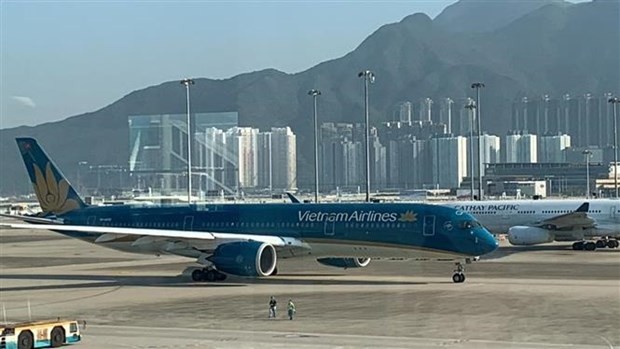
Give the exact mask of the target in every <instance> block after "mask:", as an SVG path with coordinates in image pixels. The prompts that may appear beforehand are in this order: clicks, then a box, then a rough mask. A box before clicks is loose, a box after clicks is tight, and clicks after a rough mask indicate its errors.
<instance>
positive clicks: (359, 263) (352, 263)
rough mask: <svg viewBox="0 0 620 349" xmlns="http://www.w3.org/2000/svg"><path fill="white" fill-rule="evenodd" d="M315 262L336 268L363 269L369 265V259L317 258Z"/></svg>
mask: <svg viewBox="0 0 620 349" xmlns="http://www.w3.org/2000/svg"><path fill="white" fill-rule="evenodd" d="M316 261H317V262H319V263H321V264H323V265H328V266H330V267H336V268H344V269H347V268H363V267H365V266H367V265H368V264H370V258H334V257H329V258H319V259H317V260H316Z"/></svg>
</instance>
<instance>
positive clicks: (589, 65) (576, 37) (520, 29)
mask: <svg viewBox="0 0 620 349" xmlns="http://www.w3.org/2000/svg"><path fill="white" fill-rule="evenodd" d="M542 2H543V1H540V2H536V3H537V4H538V3H542ZM461 3H462V4H461ZM461 3H459V4H461V5H459V6H462V7H463V8H465V7H464V6H465V5H467V3H469V1H462V2H461ZM522 3H523V2H520V1H519V2H502V4H504V6H505V7H506V8H505V9H502V11H504V12H511V11H509V10H510V8H514V12H515V13H516V12H518V11H521V10H522V6H523V5H522ZM528 3H529V2H528ZM477 4H478V5H476V6H481V7H476V11H477V12H478V13H479V14H480V16H482V17H484V16H491V15H492V14H493V13H494V11H496V6H495V5H492V4H493V2H477ZM457 5H458V4H457ZM482 5H485V6H482ZM454 6H456V5H454ZM532 6H533V5H532ZM487 8H489V9H488V12H487ZM456 9H458V6H457V7H456ZM446 11H448V9H446ZM451 11H452V10H451ZM454 11H456V10H454ZM449 13H450V11H448V12H447V14H442V15H440V17H442V16H444V17H445V16H448V14H449ZM440 17H438V18H437V20H436V21H435V22H434V21H432V20H431V19H430V18H429V17H428V16H426V15H424V14H414V15H411V16H408V17H405V18H404V19H403V20H402V21H401V22H399V23H394V24H388V25H385V26H382V27H381V28H379V29H378V30H377V31H376V32H374V33H373V34H372V35H370V36H369V37H368V38H366V39H365V40H364V41H363V42H362V43H361V44H360V45H359V46H358V47H357V48H356V49H355V50H354V51H352V52H350V53H349V54H347V55H345V56H343V57H341V58H338V59H334V60H331V61H327V62H323V63H320V64H318V65H317V66H315V67H313V68H311V69H308V70H306V71H304V72H301V73H298V74H285V73H282V72H279V71H276V70H264V71H258V72H253V73H248V74H242V75H239V76H235V77H233V78H230V79H225V80H211V79H196V85H194V86H193V87H192V109H193V110H194V111H196V112H210V111H238V112H239V116H240V122H241V124H242V125H247V126H256V127H260V128H263V129H265V128H269V127H271V126H283V125H290V126H291V127H292V128H293V130H294V132H296V133H297V135H298V144H299V151H300V154H299V155H298V158H299V160H300V161H299V166H300V171H299V178H298V183H299V185H301V186H304V185H307V183H310V180H311V178H309V177H304V176H306V175H307V174H311V171H304V169H305V168H306V167H308V168H309V167H310V165H309V164H308V162H307V161H305V159H311V156H312V154H311V149H312V147H311V141H312V138H311V135H312V133H311V131H312V128H311V125H312V124H311V120H312V119H311V110H312V109H311V108H312V107H311V98H310V97H309V96H308V95H307V91H308V90H309V89H311V88H319V89H320V90H321V91H322V92H323V94H322V96H321V97H320V104H319V116H320V118H321V120H322V121H347V122H359V121H361V120H362V115H363V103H362V93H363V92H362V84H361V82H360V79H359V78H358V77H357V73H358V72H359V71H360V70H363V69H371V70H374V71H375V73H376V75H377V81H376V83H375V84H374V85H372V87H371V90H370V107H371V111H370V117H371V120H373V122H375V123H378V122H380V121H384V120H387V119H389V118H390V117H391V112H390V111H391V110H392V108H393V107H394V105H395V103H397V102H398V101H403V100H411V101H415V100H418V99H421V98H424V97H431V98H441V97H446V96H450V97H452V98H460V97H466V96H471V95H472V94H473V93H472V91H471V89H470V88H469V85H470V84H471V82H473V81H484V82H485V83H486V85H487V88H486V89H484V91H483V115H482V118H483V122H484V128H485V130H487V131H490V132H494V133H504V132H506V131H507V125H509V124H510V122H509V120H510V119H509V118H510V103H511V101H512V100H513V99H514V98H516V97H519V96H522V95H523V94H532V93H548V94H550V95H559V94H562V93H573V94H574V93H583V92H584V91H589V92H592V93H597V94H599V93H603V92H608V91H614V92H616V93H618V91H620V67H619V63H618V62H620V53H619V52H620V47H619V46H620V44H619V43H620V31H619V30H618V28H619V27H620V23H619V21H620V20H619V18H620V3H619V2H617V1H595V2H591V3H581V4H576V5H567V4H565V3H556V2H551V3H549V4H546V5H545V6H542V7H540V8H537V9H535V10H533V11H532V12H529V13H527V14H524V15H522V16H520V17H519V18H517V19H514V20H512V19H511V18H507V19H505V20H506V21H507V22H509V23H504V25H497V29H496V30H494V31H489V32H479V33H463V32H460V33H456V34H455V33H454V32H452V31H448V30H446V28H445V26H446V25H445V24H440V23H438V22H441V21H442V20H440ZM184 93H185V91H184V90H183V89H182V88H180V86H179V84H178V82H177V81H172V82H166V83H163V84H161V85H158V86H152V87H148V88H145V89H142V90H139V91H135V92H132V93H130V94H129V95H127V96H125V97H123V98H122V99H120V100H118V101H116V102H114V103H112V104H111V105H109V106H106V107H104V108H102V109H100V110H98V111H95V112H92V113H87V114H83V115H78V116H74V117H71V118H68V119H66V120H64V121H60V122H55V123H48V124H43V125H39V126H36V127H19V128H13V129H6V130H1V131H0V161H1V162H2V166H0V195H6V194H12V193H15V192H29V191H30V190H31V189H30V186H29V183H28V182H27V180H26V179H25V175H26V172H25V170H24V169H23V165H22V164H21V161H20V160H19V159H18V152H17V148H16V146H15V144H14V140H13V139H14V137H16V136H34V137H37V138H39V140H40V142H41V143H42V144H43V146H44V147H45V148H46V149H47V150H48V151H49V152H50V153H51V155H52V157H53V158H55V159H56V160H57V162H58V163H59V165H60V166H61V168H63V169H64V170H65V172H66V175H67V176H68V177H69V179H74V178H75V177H76V171H77V170H76V169H77V163H78V162H79V161H83V160H85V161H88V162H89V163H90V164H93V165H96V164H125V163H126V162H127V159H128V156H129V155H128V149H129V146H128V138H129V136H128V128H127V116H128V115H133V114H153V113H183V112H184V111H185V104H184V98H185V96H184Z"/></svg>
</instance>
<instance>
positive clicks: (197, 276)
mask: <svg viewBox="0 0 620 349" xmlns="http://www.w3.org/2000/svg"><path fill="white" fill-rule="evenodd" d="M204 274H205V273H204V272H203V271H202V270H200V269H196V270H194V271H192V280H194V281H196V282H198V281H204V279H205V275H204Z"/></svg>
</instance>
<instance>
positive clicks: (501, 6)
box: [434, 0, 570, 33]
mask: <svg viewBox="0 0 620 349" xmlns="http://www.w3.org/2000/svg"><path fill="white" fill-rule="evenodd" d="M550 4H552V5H559V6H561V5H565V6H569V5H570V4H569V3H567V2H565V1H563V0H528V1H521V0H512V1H480V0H461V1H458V2H456V3H454V4H452V5H450V6H448V7H446V8H445V9H444V10H443V11H442V12H441V13H440V14H439V15H438V16H437V17H435V20H434V22H435V24H436V25H438V26H440V27H441V28H443V29H445V30H447V31H450V32H471V33H482V32H489V31H494V30H496V29H499V28H501V27H503V26H505V25H506V24H508V23H510V22H512V21H514V20H516V19H518V18H520V17H522V16H524V15H526V14H528V13H530V12H533V11H535V10H537V9H539V8H541V7H543V6H546V5H550Z"/></svg>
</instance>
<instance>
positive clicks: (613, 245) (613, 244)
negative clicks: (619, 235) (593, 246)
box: [607, 240, 620, 248]
mask: <svg viewBox="0 0 620 349" xmlns="http://www.w3.org/2000/svg"><path fill="white" fill-rule="evenodd" d="M618 244H620V243H619V242H618V240H609V241H607V247H609V248H617V247H618Z"/></svg>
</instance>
